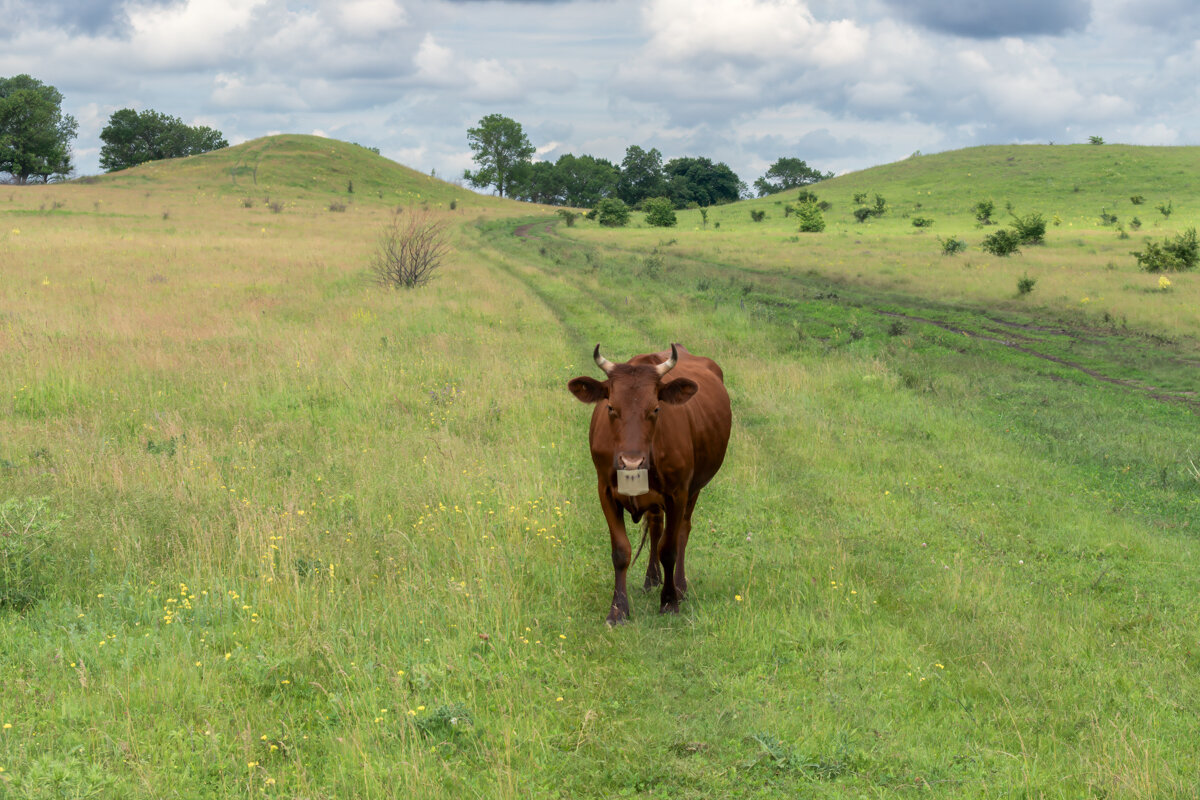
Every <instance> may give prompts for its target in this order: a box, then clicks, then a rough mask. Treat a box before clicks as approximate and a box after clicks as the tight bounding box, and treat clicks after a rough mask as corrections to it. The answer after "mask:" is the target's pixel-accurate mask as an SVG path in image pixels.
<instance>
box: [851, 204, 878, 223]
mask: <svg viewBox="0 0 1200 800" xmlns="http://www.w3.org/2000/svg"><path fill="white" fill-rule="evenodd" d="M873 216H875V215H874V214H873V213H872V212H871V209H870V208H868V207H867V206H859V207H858V208H856V209H854V218H855V219H856V220H858V221H859V222H866V221H867V219H868V218H870V217H873Z"/></svg>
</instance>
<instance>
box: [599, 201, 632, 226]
mask: <svg viewBox="0 0 1200 800" xmlns="http://www.w3.org/2000/svg"><path fill="white" fill-rule="evenodd" d="M596 220H597V221H598V222H599V223H600V224H601V225H603V226H605V227H606V228H623V227H624V226H626V225H628V224H629V206H627V205H625V201H624V200H621V199H619V198H616V197H606V198H604V199H603V200H601V201H600V202H599V203H597V204H596Z"/></svg>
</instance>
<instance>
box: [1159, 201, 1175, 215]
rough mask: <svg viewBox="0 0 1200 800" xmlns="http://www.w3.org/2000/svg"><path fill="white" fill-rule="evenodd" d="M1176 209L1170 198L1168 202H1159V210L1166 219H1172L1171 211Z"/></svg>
mask: <svg viewBox="0 0 1200 800" xmlns="http://www.w3.org/2000/svg"><path fill="white" fill-rule="evenodd" d="M1174 210H1175V208H1174V207H1173V206H1172V204H1171V201H1170V200H1168V201H1167V202H1165V203H1159V204H1158V211H1159V213H1160V214H1162V215H1163V217H1164V218H1166V219H1170V218H1171V212H1172V211H1174Z"/></svg>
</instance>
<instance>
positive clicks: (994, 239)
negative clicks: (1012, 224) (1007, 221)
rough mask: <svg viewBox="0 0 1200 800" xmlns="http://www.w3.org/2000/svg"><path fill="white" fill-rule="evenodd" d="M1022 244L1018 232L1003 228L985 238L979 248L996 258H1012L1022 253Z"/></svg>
mask: <svg viewBox="0 0 1200 800" xmlns="http://www.w3.org/2000/svg"><path fill="white" fill-rule="evenodd" d="M1020 244H1021V237H1020V236H1018V235H1017V232H1016V231H1011V230H1009V229H1008V228H1001V229H1000V230H998V231H995V232H994V233H991V234H989V235H988V236H985V237H984V239H983V241H982V242H980V244H979V246H980V247H982V248H983V249H984V252H987V253H991V254H992V255H994V256H1010V255H1012V254H1013V253H1019V252H1021V248H1020V247H1019V245H1020Z"/></svg>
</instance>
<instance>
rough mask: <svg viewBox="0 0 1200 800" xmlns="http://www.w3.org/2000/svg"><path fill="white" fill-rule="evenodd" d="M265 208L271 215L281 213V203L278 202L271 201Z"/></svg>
mask: <svg viewBox="0 0 1200 800" xmlns="http://www.w3.org/2000/svg"><path fill="white" fill-rule="evenodd" d="M267 208H269V209H271V213H272V214H278V213H280V212H282V211H283V203H281V202H279V201H278V200H272V201H271V202H269V203H267Z"/></svg>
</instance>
